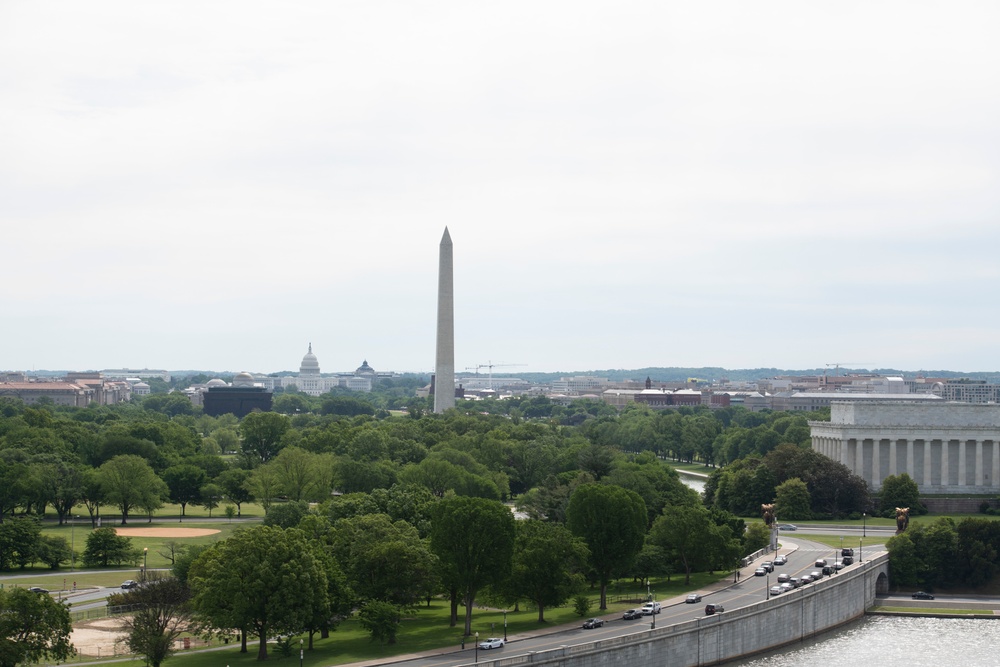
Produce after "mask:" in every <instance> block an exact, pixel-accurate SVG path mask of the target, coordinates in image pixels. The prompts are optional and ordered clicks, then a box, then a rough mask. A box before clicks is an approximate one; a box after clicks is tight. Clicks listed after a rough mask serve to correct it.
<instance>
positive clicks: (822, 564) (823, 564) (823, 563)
mask: <svg viewBox="0 0 1000 667" xmlns="http://www.w3.org/2000/svg"><path fill="white" fill-rule="evenodd" d="M813 565H814V566H815V567H818V568H820V569H823V568H824V567H826V559H825V558H820V559H818V560H817V561H816V562H815V563H813Z"/></svg>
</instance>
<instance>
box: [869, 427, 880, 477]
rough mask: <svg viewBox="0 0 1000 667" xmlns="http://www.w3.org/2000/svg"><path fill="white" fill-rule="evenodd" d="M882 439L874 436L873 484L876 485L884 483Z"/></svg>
mask: <svg viewBox="0 0 1000 667" xmlns="http://www.w3.org/2000/svg"><path fill="white" fill-rule="evenodd" d="M881 452H882V441H881V440H880V439H878V438H872V476H871V478H870V479H871V485H872V487H876V486H878V485H879V484H881V483H882V456H881Z"/></svg>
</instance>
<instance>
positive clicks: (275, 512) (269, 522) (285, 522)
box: [264, 502, 309, 528]
mask: <svg viewBox="0 0 1000 667" xmlns="http://www.w3.org/2000/svg"><path fill="white" fill-rule="evenodd" d="M308 512H309V506H308V505H306V504H305V503H303V502H297V503H294V502H288V503H277V504H273V505H271V506H270V507H268V508H267V513H266V514H265V515H264V525H265V526H277V527H278V528H295V527H296V526H298V525H299V522H300V521H302V517H304V516H305V515H306V514H307V513H308Z"/></svg>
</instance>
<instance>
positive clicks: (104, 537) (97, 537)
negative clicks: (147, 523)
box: [83, 528, 142, 567]
mask: <svg viewBox="0 0 1000 667" xmlns="http://www.w3.org/2000/svg"><path fill="white" fill-rule="evenodd" d="M141 555H142V554H141V553H139V551H138V549H133V548H132V540H131V538H128V537H125V536H123V535H119V534H118V533H117V532H115V529H114V528H96V529H94V530H92V531H90V535H87V545H86V547H84V550H83V564H84V566H85V567H108V566H109V565H121V564H123V563H131V562H135V561H136V560H137V559H138V557H139V556H141Z"/></svg>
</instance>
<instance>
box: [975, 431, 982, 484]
mask: <svg viewBox="0 0 1000 667" xmlns="http://www.w3.org/2000/svg"><path fill="white" fill-rule="evenodd" d="M982 485H983V441H982V440H980V439H979V438H976V486H982Z"/></svg>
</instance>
